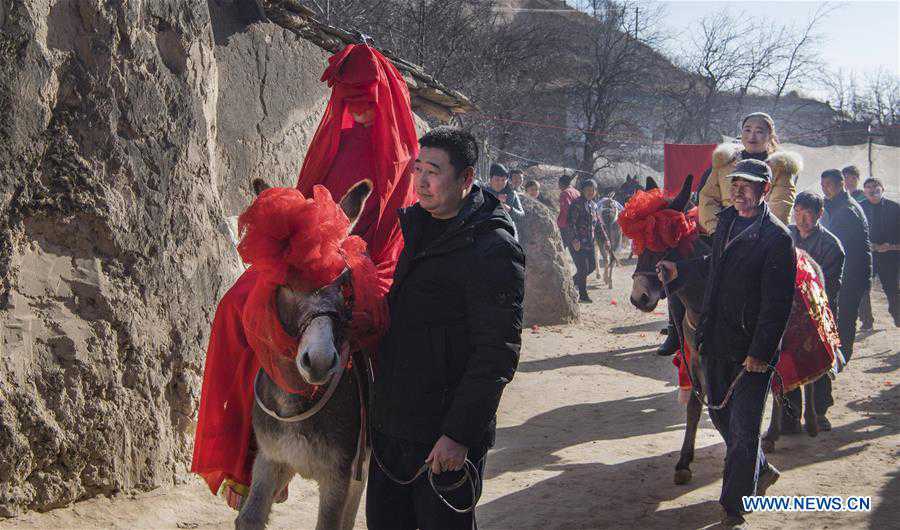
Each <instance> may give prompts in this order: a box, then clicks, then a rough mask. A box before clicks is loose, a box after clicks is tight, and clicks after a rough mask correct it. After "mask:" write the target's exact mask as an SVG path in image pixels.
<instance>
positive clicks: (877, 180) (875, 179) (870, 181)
mask: <svg viewBox="0 0 900 530" xmlns="http://www.w3.org/2000/svg"><path fill="white" fill-rule="evenodd" d="M869 184H875V185H876V186H880V187H881V189H884V182H881V179H880V178H878V177H869V178H867V179H866V181H865V182H863V187H864V188H865V187H866V186H868V185H869Z"/></svg>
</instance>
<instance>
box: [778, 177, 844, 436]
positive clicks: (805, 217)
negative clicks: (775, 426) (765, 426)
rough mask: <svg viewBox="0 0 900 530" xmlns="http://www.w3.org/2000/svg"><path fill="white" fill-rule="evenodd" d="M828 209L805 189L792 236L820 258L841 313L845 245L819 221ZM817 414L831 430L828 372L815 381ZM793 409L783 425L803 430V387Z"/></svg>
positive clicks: (831, 299) (831, 301)
mask: <svg viewBox="0 0 900 530" xmlns="http://www.w3.org/2000/svg"><path fill="white" fill-rule="evenodd" d="M823 213H825V201H824V200H823V199H822V196H821V195H819V194H817V193H812V192H808V191H804V192H802V193H800V194H799V195H797V198H796V199H794V222H795V224H793V225H791V226H790V229H791V239H793V240H794V246H795V247H797V248H799V249H801V250H805V251H806V252H807V253H808V254H809V255H810V257H812V259H814V260H816V263H818V264H819V267H821V268H822V273H823V274H824V275H825V294H826V295H827V296H828V306H829V307H830V308H831V313H832V314H833V315H835V317H837V314H838V293H840V291H841V275H842V274H843V272H844V247H843V246H841V242H840V241H838V238H837V237H835V235H834V234H832V233H831V232H829V231H828V230H827V229H825V227H823V226H822V225H821V224H819V219H821V218H822V214H823ZM815 395H816V402H815V408H816V416H817V418H818V424H819V430H820V431H830V430H831V422H829V421H828V418H827V417H826V416H825V413H826V412H828V408H829V407H830V406H831V405H834V400H833V399H832V397H831V379H830V378H829V377H828V376H825V377H820V378H819V379H818V380H817V381H816V382H815ZM787 397H788V400H790V402H791V405H792V408H793V411H792V412H793V413H792V414H791V415H790V416H789V417H788V422H787V423H786V424H785V425H784V427H783V428H782V432H784V433H786V434H796V433H799V432H800V411H801V410H802V407H801V397H800V389H799V388H798V389H795V390H794V391H792V392H790V393H789V394H788V396H787Z"/></svg>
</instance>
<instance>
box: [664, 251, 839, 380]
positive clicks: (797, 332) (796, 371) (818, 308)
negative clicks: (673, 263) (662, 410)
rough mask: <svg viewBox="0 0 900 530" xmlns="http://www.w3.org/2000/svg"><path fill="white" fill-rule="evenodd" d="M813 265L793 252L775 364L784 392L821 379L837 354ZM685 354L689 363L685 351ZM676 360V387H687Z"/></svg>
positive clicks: (684, 369) (805, 256)
mask: <svg viewBox="0 0 900 530" xmlns="http://www.w3.org/2000/svg"><path fill="white" fill-rule="evenodd" d="M814 263H815V262H814V261H813V259H812V258H810V257H809V254H807V253H806V252H804V251H802V250H798V251H797V276H796V281H795V284H794V285H795V289H796V290H795V295H794V305H793V307H792V308H791V316H790V317H789V318H788V323H787V328H785V332H784V338H783V339H782V341H781V356H780V357H779V359H778V364H776V365H775V369H776V370H777V371H778V374H779V375H780V376H781V380H782V382H783V384H784V391H785V392H790V391H791V390H794V389H795V388H798V387H800V386H802V385H805V384H806V383H808V382H810V381H815V380H816V379H818V378H819V377H821V376H823V375H824V374H825V373H826V372H828V371H829V370H830V369H831V368H832V366H834V362H835V359H836V356H837V355H840V339H839V338H838V332H837V325H836V324H835V320H834V315H832V314H831V309H829V307H828V297H827V296H826V295H825V287H824V286H823V285H822V281H821V279H820V278H819V277H818V276H817V274H816V271H815V266H814V265H813V264H814ZM686 353H687V359H688V362H690V355H691V352H690V349H689V348H688V350H687V352H686ZM679 357H680V356H678V355H676V357H675V359H674V360H673V364H675V366H677V367H678V386H679V387H680V388H691V380H690V378H689V376H688V373H687V367H686V366H684V365H682V363H681V360H680V358H679ZM779 387H780V385H779V383H778V380H777V378H773V379H772V388H773V390H775V391H778V390H779Z"/></svg>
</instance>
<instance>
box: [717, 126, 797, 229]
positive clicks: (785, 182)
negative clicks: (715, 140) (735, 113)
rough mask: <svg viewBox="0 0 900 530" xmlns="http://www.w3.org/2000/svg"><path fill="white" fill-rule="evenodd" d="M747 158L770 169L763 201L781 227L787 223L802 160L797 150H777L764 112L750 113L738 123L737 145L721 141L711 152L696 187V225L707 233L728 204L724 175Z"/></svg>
mask: <svg viewBox="0 0 900 530" xmlns="http://www.w3.org/2000/svg"><path fill="white" fill-rule="evenodd" d="M747 158H755V159H757V160H764V161H765V162H766V163H767V164H769V167H771V168H772V176H773V177H774V181H773V183H772V191H771V192H770V193H769V196H768V198H767V199H766V202H768V204H769V209H770V210H772V213H774V214H775V217H777V218H778V219H779V220H780V221H781V222H782V223H784V224H785V226H787V225H788V224H789V223H790V221H791V210H792V209H793V207H794V197H795V196H796V195H797V177H798V176H799V174H800V171H801V170H802V169H803V159H802V158H801V157H800V155H799V154H797V153H792V152H789V151H783V150H780V149H779V146H778V135H777V134H776V132H775V122H774V121H773V120H772V117H771V116H769V115H768V114H766V113H764V112H754V113H753V114H749V115H747V116H746V117H745V118H744V119H743V121H742V122H741V143H740V144H738V143H729V144H722V145H720V146H718V147H716V149H715V151H713V155H712V170H711V172H710V175H709V178H708V179H707V180H706V183H705V184H704V185H703V188H702V189H701V190H700V225H701V226H702V227H703V229H704V231H706V232H707V233H709V234H712V233H713V232H715V231H716V223H717V221H718V218H717V217H716V215H717V214H718V213H719V212H720V211H722V210H724V209H725V208H728V207H729V206H731V182H730V181H729V180H728V175H729V174H730V173H731V172H732V170H734V166H735V164H737V163H738V162H739V161H741V160H745V159H747Z"/></svg>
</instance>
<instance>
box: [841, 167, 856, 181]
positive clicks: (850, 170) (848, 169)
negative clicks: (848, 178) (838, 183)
mask: <svg viewBox="0 0 900 530" xmlns="http://www.w3.org/2000/svg"><path fill="white" fill-rule="evenodd" d="M841 173H843V174H844V175H853V176H855V177H856V178H859V168H858V167H856V166H847V167H845V168H844V169H842V170H841Z"/></svg>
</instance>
